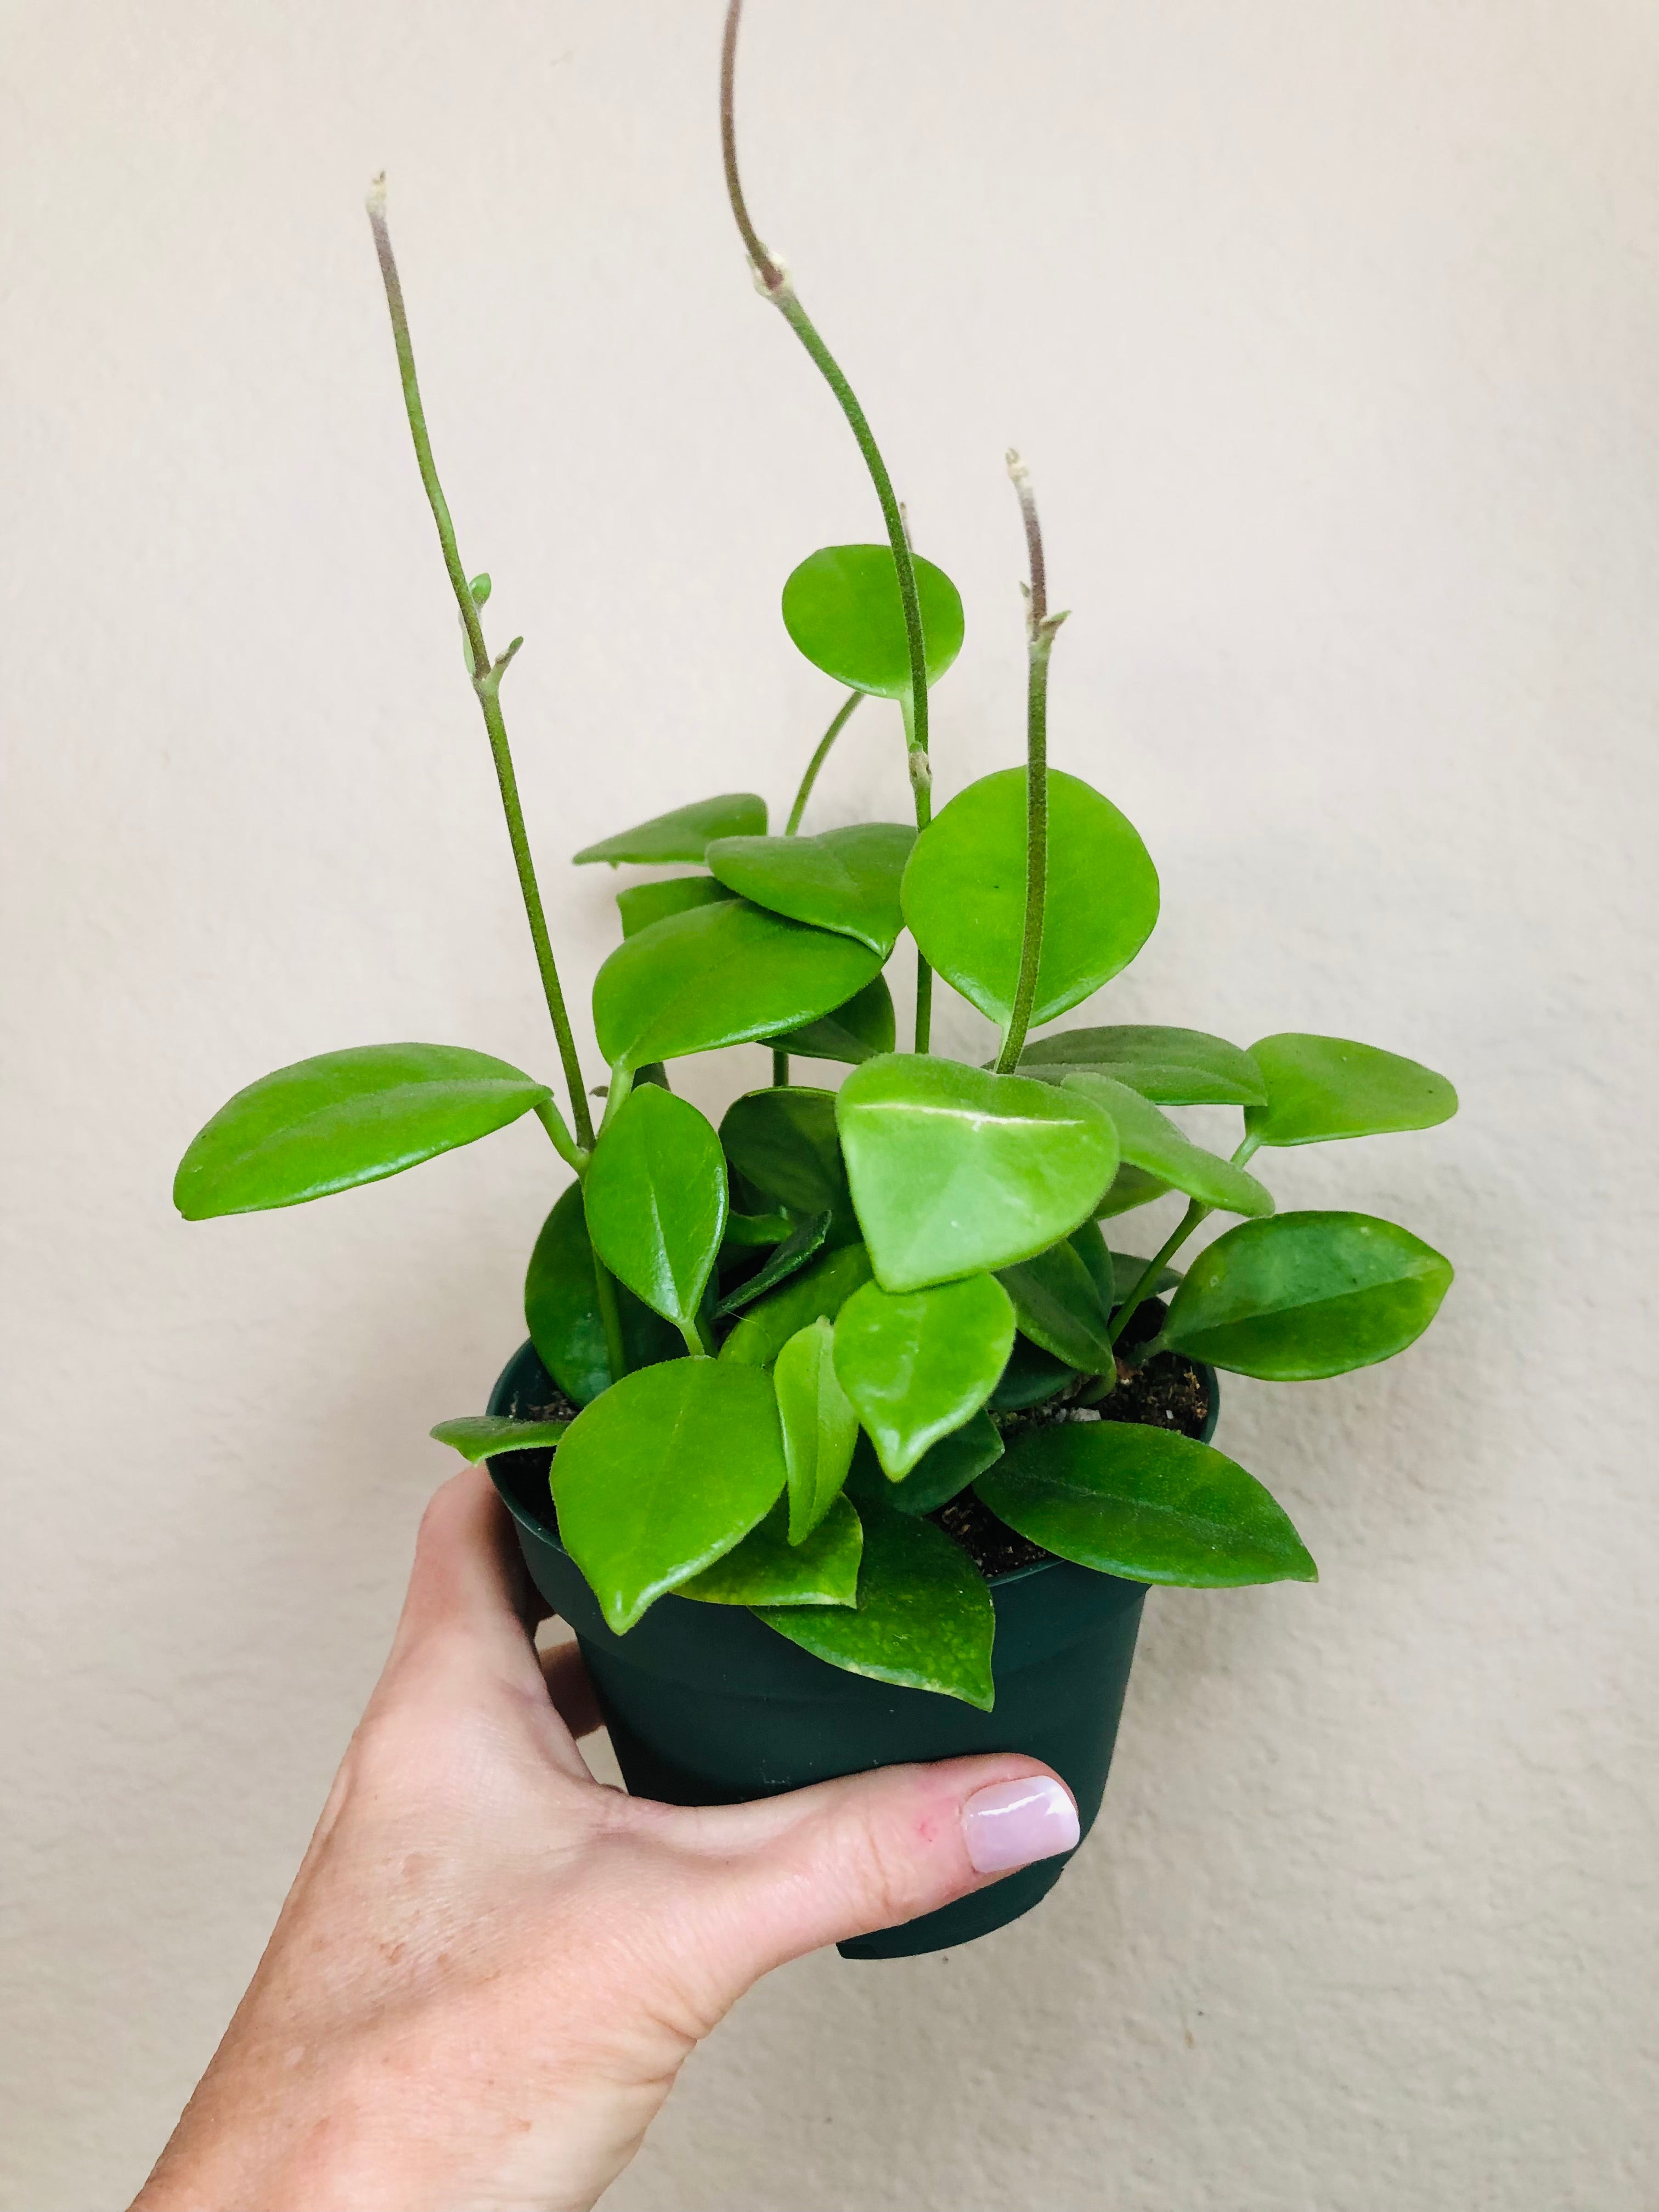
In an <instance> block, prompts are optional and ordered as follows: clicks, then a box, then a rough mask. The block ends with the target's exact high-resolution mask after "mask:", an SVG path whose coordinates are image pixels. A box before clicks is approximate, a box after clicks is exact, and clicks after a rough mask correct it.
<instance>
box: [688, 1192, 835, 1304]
mask: <svg viewBox="0 0 1659 2212" xmlns="http://www.w3.org/2000/svg"><path fill="white" fill-rule="evenodd" d="M833 1218H834V1217H833V1215H830V1214H828V1213H815V1214H814V1215H813V1216H812V1218H811V1220H810V1221H803V1222H802V1223H801V1225H800V1226H799V1229H793V1230H791V1231H790V1232H789V1234H788V1236H787V1237H785V1238H784V1239H783V1241H782V1243H781V1244H779V1246H778V1247H777V1249H776V1250H775V1252H774V1253H773V1255H772V1256H771V1258H770V1259H769V1260H768V1261H767V1262H766V1264H765V1266H764V1267H761V1268H759V1269H757V1272H756V1273H754V1274H752V1275H750V1276H749V1277H748V1278H747V1279H745V1280H744V1281H743V1282H741V1283H739V1284H738V1286H737V1288H736V1289H735V1290H732V1291H727V1292H726V1296H725V1297H723V1298H722V1299H721V1300H720V1304H718V1305H717V1306H716V1307H715V1309H714V1318H715V1320H716V1321H728V1320H730V1318H731V1316H732V1315H733V1314H736V1313H741V1312H742V1311H743V1310H744V1307H745V1306H752V1305H753V1304H755V1302H756V1300H757V1298H763V1297H765V1296H766V1294H767V1292H768V1291H775V1290H776V1288H777V1287H778V1285H779V1284H780V1283H787V1281H788V1279H789V1278H790V1277H791V1275H797V1274H799V1273H800V1271H801V1269H802V1268H803V1267H805V1266H806V1264H807V1262H808V1261H811V1260H814V1259H816V1258H817V1255H818V1254H819V1253H820V1252H821V1251H822V1250H823V1241H824V1239H825V1237H828V1235H829V1224H830V1222H831V1220H832V1219H833ZM726 1226H727V1229H728V1230H729V1229H730V1227H731V1218H730V1216H729V1215H728V1217H727V1221H726Z"/></svg>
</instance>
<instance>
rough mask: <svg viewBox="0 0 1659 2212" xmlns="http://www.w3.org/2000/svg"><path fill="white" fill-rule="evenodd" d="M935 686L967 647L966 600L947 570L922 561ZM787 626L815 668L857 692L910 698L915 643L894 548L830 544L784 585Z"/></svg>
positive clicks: (919, 590)
mask: <svg viewBox="0 0 1659 2212" xmlns="http://www.w3.org/2000/svg"><path fill="white" fill-rule="evenodd" d="M915 571H916V596H917V598H918V599H920V601H921V634H922V647H923V658H924V659H925V660H926V662H927V684H928V689H929V690H932V688H933V685H934V684H937V683H938V682H939V678H940V677H941V676H943V675H944V673H945V670H946V669H947V668H948V667H949V666H950V665H951V662H952V661H953V660H954V659H956V657H957V653H960V652H961V650H962V629H963V623H962V598H961V594H960V593H959V592H957V587H956V586H955V585H954V584H953V583H952V582H951V579H950V578H949V577H948V576H947V575H946V574H945V571H944V569H943V568H935V567H934V565H933V562H931V561H923V560H921V559H920V558H918V559H917V560H916V562H915ZM783 624H784V628H785V629H787V631H788V633H789V635H790V636H791V637H792V638H793V640H794V641H795V644H796V646H797V647H798V648H799V651H800V652H802V653H805V656H806V658H807V659H809V660H810V661H811V663H812V665H813V666H814V667H815V668H821V669H822V670H823V672H824V674H825V675H826V676H833V677H834V678H835V679H836V682H837V683H838V684H847V685H848V686H849V687H850V688H851V689H852V690H854V691H874V692H876V693H878V695H879V696H881V697H883V698H884V699H905V698H908V696H910V648H909V642H908V635H907V633H906V631H905V627H904V607H903V603H902V600H901V599H900V598H899V586H898V571H897V569H896V567H895V566H894V563H893V554H892V549H891V547H890V546H887V545H825V546H823V548H822V549H821V550H819V551H818V552H817V553H809V554H808V555H807V556H806V558H805V560H804V561H803V562H801V564H800V566H799V568H797V569H796V570H795V571H794V572H793V574H792V575H791V576H790V578H789V580H788V582H787V584H785V586H784V587H783Z"/></svg>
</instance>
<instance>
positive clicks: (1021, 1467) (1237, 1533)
mask: <svg viewBox="0 0 1659 2212" xmlns="http://www.w3.org/2000/svg"><path fill="white" fill-rule="evenodd" d="M974 1489H975V1495H976V1496H977V1497H978V1498H979V1500H980V1502H981V1504H984V1505H987V1506H989V1508H990V1509H991V1510H992V1512H993V1513H994V1514H995V1515H996V1516H997V1518H998V1520H999V1521H1003V1522H1006V1523H1007V1525H1008V1527H1009V1528H1013V1529H1017V1530H1018V1533H1019V1534H1021V1535H1022V1536H1025V1537H1029V1538H1030V1541H1031V1542H1032V1543H1034V1544H1041V1545H1042V1547H1043V1548H1044V1549H1045V1550H1046V1551H1050V1552H1053V1553H1056V1554H1057V1555H1058V1557H1059V1558H1060V1559H1071V1560H1073V1561H1074V1562H1075V1563H1076V1565H1079V1566H1080V1567H1093V1568H1095V1569H1096V1570H1097V1571H1098V1572H1100V1573H1102V1574H1107V1575H1122V1576H1124V1577H1127V1579H1128V1580H1130V1581H1132V1582H1138V1583H1182V1584H1184V1585H1185V1586H1186V1587H1188V1589H1238V1588H1240V1587H1242V1586H1243V1584H1245V1583H1278V1582H1299V1583H1312V1582H1317V1581H1318V1579H1319V1571H1318V1569H1317V1568H1316V1566H1315V1565H1314V1563H1313V1561H1312V1560H1311V1559H1310V1558H1309V1556H1308V1553H1307V1550H1306V1548H1305V1547H1304V1544H1303V1541H1302V1539H1301V1538H1300V1537H1299V1536H1298V1535H1297V1533H1296V1530H1295V1529H1294V1528H1292V1526H1291V1522H1290V1518H1289V1516H1287V1515H1286V1514H1285V1510H1284V1509H1283V1508H1282V1507H1281V1506H1280V1505H1279V1504H1276V1503H1275V1501H1274V1499H1273V1498H1272V1497H1271V1496H1270V1495H1269V1493H1268V1492H1267V1491H1266V1490H1264V1489H1263V1488H1262V1486H1261V1484H1260V1483H1259V1482H1258V1481H1257V1480H1255V1476H1254V1475H1251V1474H1246V1473H1245V1472H1244V1470H1243V1468H1242V1467H1238V1466H1237V1465H1235V1463H1234V1462H1232V1461H1231V1460H1230V1459H1228V1458H1227V1457H1225V1455H1224V1454H1222V1453H1221V1452H1218V1451H1216V1450H1214V1449H1212V1447H1211V1446H1210V1445H1208V1444H1200V1443H1195V1442H1194V1440H1193V1438H1192V1437H1183V1436H1177V1435H1176V1434H1175V1433H1173V1432H1172V1431H1170V1430H1168V1429H1155V1428H1152V1427H1151V1426H1149V1425H1141V1424H1140V1423H1138V1422H1133V1421H1066V1422H1063V1423H1056V1424H1054V1425H1052V1426H1050V1427H1048V1428H1041V1429H1030V1430H1028V1431H1026V1433H1025V1434H1024V1436H1023V1437H1019V1438H1018V1440H1017V1441H1016V1442H1015V1443H1013V1444H1012V1445H1011V1446H1010V1448H1009V1449H1008V1450H1007V1451H1006V1453H1005V1455H1003V1457H1002V1459H1001V1460H1000V1461H999V1462H998V1463H997V1465H996V1466H995V1467H994V1468H992V1469H991V1471H990V1472H989V1474H983V1475H981V1477H980V1479H979V1480H978V1481H977V1482H976V1483H975V1486H974Z"/></svg>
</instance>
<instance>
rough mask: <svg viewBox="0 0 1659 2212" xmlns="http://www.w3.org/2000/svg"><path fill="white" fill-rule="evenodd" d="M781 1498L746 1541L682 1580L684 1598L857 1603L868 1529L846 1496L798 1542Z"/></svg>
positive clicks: (832, 1504) (831, 1501) (723, 1601)
mask: <svg viewBox="0 0 1659 2212" xmlns="http://www.w3.org/2000/svg"><path fill="white" fill-rule="evenodd" d="M788 1526H789V1509H788V1506H787V1504H786V1502H785V1500H784V1499H782V1498H780V1499H779V1500H778V1502H777V1504H775V1506H774V1507H773V1508H772V1510H771V1511H770V1512H769V1514H768V1515H767V1516H766V1518H765V1520H763V1522H761V1524H760V1526H759V1527H758V1528H751V1529H750V1532H749V1534H747V1535H746V1536H745V1537H744V1540H743V1541H742V1543H740V1544H739V1545H738V1546H737V1547H735V1548H734V1549H733V1550H732V1551H730V1552H728V1553H726V1557H725V1558H724V1559H716V1560H715V1562H714V1565H713V1566H712V1567H705V1568H704V1569H703V1571H702V1573H701V1574H700V1575H693V1576H692V1577H691V1579H690V1582H689V1583H681V1584H680V1585H679V1587H678V1589H677V1591H676V1592H675V1595H676V1596H678V1597H695V1598H701V1599H702V1601H703V1602H704V1603H705V1604H707V1605H756V1606H760V1605H854V1604H856V1603H857V1601H858V1588H859V1561H860V1559H861V1558H862V1556H863V1553H864V1529H863V1527H862V1524H861V1523H860V1520H859V1516H858V1515H857V1514H856V1513H855V1512H854V1510H853V1508H852V1506H851V1505H849V1504H848V1502H847V1500H846V1498H841V1497H834V1498H830V1499H829V1503H828V1504H827V1505H826V1506H825V1508H824V1514H823V1519H822V1520H821V1521H820V1522H818V1524H817V1527H816V1528H814V1529H813V1530H812V1531H811V1534H810V1535H808V1536H807V1537H805V1540H804V1541H802V1542H800V1543H799V1544H792V1543H791V1542H790V1541H789V1534H788Z"/></svg>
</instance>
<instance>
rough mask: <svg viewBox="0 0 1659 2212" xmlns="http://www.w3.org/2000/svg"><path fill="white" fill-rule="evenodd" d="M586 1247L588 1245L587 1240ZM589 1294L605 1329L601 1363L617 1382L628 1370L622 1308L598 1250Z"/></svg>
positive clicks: (600, 1323)
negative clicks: (594, 1300) (591, 1293)
mask: <svg viewBox="0 0 1659 2212" xmlns="http://www.w3.org/2000/svg"><path fill="white" fill-rule="evenodd" d="M589 1249H592V1245H591V1242H590V1246H589ZM593 1294H594V1297H595V1298H596V1299H597V1301H598V1303H599V1325H600V1327H601V1328H603V1329H604V1331H605V1365H606V1366H607V1367H608V1368H609V1369H610V1370H611V1381H612V1382H613V1383H620V1382H621V1381H622V1379H623V1376H624V1375H626V1374H627V1372H628V1349H627V1346H626V1345H625V1344H624V1343H623V1330H622V1311H621V1309H620V1308H619V1307H618V1305H617V1279H616V1277H615V1276H614V1275H613V1274H612V1273H611V1270H610V1268H609V1267H606V1266H605V1262H604V1261H603V1260H601V1259H600V1257H599V1254H598V1253H597V1252H595V1253H594V1254H593Z"/></svg>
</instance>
